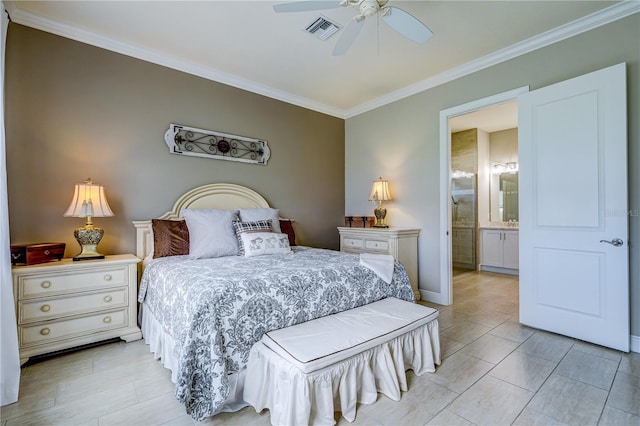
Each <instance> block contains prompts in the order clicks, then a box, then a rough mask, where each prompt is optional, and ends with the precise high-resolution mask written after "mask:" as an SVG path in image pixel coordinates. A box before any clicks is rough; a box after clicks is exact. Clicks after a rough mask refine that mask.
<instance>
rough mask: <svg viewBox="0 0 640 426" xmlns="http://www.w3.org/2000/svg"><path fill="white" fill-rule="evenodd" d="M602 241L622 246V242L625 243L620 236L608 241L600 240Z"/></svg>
mask: <svg viewBox="0 0 640 426" xmlns="http://www.w3.org/2000/svg"><path fill="white" fill-rule="evenodd" d="M600 242H601V243H607V244H611V245H612V246H614V247H620V246H621V245H622V244H624V242H623V241H622V240H621V239H620V238H614V239H613V240H611V241H607V240H600Z"/></svg>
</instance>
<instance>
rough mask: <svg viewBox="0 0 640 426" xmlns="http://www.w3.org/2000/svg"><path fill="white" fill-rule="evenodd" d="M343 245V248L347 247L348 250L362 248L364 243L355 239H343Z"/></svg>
mask: <svg viewBox="0 0 640 426" xmlns="http://www.w3.org/2000/svg"><path fill="white" fill-rule="evenodd" d="M343 244H344V247H349V248H363V247H364V241H363V240H359V239H356V238H345V239H344V240H343Z"/></svg>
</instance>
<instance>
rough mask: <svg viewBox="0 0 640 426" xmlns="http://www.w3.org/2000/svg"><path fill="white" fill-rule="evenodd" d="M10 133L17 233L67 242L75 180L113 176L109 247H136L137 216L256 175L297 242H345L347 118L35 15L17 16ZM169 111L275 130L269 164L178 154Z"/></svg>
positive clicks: (261, 132)
mask: <svg viewBox="0 0 640 426" xmlns="http://www.w3.org/2000/svg"><path fill="white" fill-rule="evenodd" d="M6 105H7V107H6V111H7V112H6V131H7V136H6V141H7V174H8V176H7V177H8V196H9V221H10V229H11V242H12V244H21V243H34V242H44V241H61V242H66V243H67V250H66V256H67V257H69V256H73V255H75V254H76V253H77V252H79V246H78V244H77V242H76V241H75V239H74V238H73V229H74V228H76V227H79V226H82V225H84V221H83V219H80V218H65V217H63V216H62V215H63V213H64V211H65V210H66V209H67V207H68V205H69V203H70V201H71V197H72V195H73V185H74V184H75V183H78V182H81V181H83V180H84V179H86V178H87V177H91V178H93V180H94V182H96V183H99V184H102V185H104V186H105V191H106V195H107V198H108V201H109V204H110V205H111V208H112V210H113V211H114V213H115V216H114V217H111V218H96V219H95V221H94V222H95V224H96V225H97V226H101V227H103V228H104V229H105V236H104V238H103V240H102V242H101V243H100V245H99V246H98V248H99V250H100V251H101V252H103V253H105V254H110V253H125V252H126V253H134V252H135V229H134V227H133V225H132V224H131V221H132V220H141V219H149V218H153V217H157V216H159V215H161V214H162V213H164V212H165V211H167V210H168V209H169V208H170V207H172V206H173V203H174V202H175V200H176V199H177V198H178V197H179V196H180V195H181V194H182V193H184V192H185V191H187V190H189V189H191V188H194V187H196V186H200V185H203V184H207V183H213V182H228V183H236V184H240V185H245V186H248V187H250V188H252V189H254V190H255V191H257V192H259V193H260V194H262V195H263V196H264V197H265V198H266V199H267V201H268V202H269V203H270V204H271V205H272V206H273V207H276V208H280V209H281V214H282V215H283V216H286V217H291V218H293V219H295V220H296V222H295V225H294V226H295V229H296V232H297V235H298V241H299V243H302V244H304V245H311V246H316V247H327V248H334V249H335V248H338V246H339V238H338V232H337V230H336V226H339V225H341V224H342V223H343V221H344V219H343V216H344V120H342V119H338V118H335V117H331V116H328V115H324V114H320V113H317V112H313V111H310V110H307V109H304V108H300V107H296V106H293V105H291V104H287V103H284V102H280V101H276V100H273V99H270V98H267V97H263V96H260V95H256V94H254V93H249V92H246V91H243V90H239V89H236V88H233V87H229V86H225V85H222V84H218V83H215V82H212V81H209V80H205V79H202V78H199V77H195V76H191V75H188V74H185V73H182V72H178V71H174V70H171V69H168V68H164V67H161V66H158V65H153V64H150V63H147V62H144V61H141V60H137V59H133V58H130V57H127V56H124V55H120V54H117V53H113V52H109V51H106V50H103V49H99V48H96V47H92V46H89V45H86V44H82V43H78V42H74V41H72V40H69V39H65V38H62V37H58V36H54V35H51V34H48V33H45V32H41V31H38V30H34V29H31V28H28V27H24V26H20V25H17V24H11V25H10V26H9V33H8V41H7V57H6ZM170 123H178V124H184V125H188V126H193V127H199V128H204V129H211V130H218V131H221V132H225V133H230V134H236V135H242V136H249V137H255V138H260V139H264V140H267V141H268V143H269V147H270V148H271V159H270V160H269V163H268V165H266V166H260V165H251V164H244V163H237V162H229V161H220V160H212V159H206V158H195V157H179V156H176V155H171V154H169V151H168V148H167V146H166V145H165V143H164V140H163V135H164V132H165V131H166V130H167V128H168V127H169V124H170Z"/></svg>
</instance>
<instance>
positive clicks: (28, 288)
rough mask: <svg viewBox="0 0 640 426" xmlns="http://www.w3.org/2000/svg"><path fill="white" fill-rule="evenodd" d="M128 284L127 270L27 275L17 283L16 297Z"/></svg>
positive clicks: (26, 297)
mask: <svg viewBox="0 0 640 426" xmlns="http://www.w3.org/2000/svg"><path fill="white" fill-rule="evenodd" d="M127 284H128V281H127V268H126V267H125V266H123V267H119V268H102V269H97V268H94V269H92V270H90V271H86V272H81V271H77V272H75V273H74V274H68V273H65V274H47V275H27V276H24V277H21V278H20V279H19V281H18V297H19V298H20V299H29V298H34V297H43V296H48V295H54V294H64V293H73V292H77V291H84V290H95V289H99V288H109V287H122V286H126V285H127Z"/></svg>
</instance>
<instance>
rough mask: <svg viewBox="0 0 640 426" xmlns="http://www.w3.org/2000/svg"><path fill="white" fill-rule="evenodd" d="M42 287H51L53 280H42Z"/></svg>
mask: <svg viewBox="0 0 640 426" xmlns="http://www.w3.org/2000/svg"><path fill="white" fill-rule="evenodd" d="M40 287H42V288H49V287H51V281H42V282H41V283H40Z"/></svg>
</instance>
